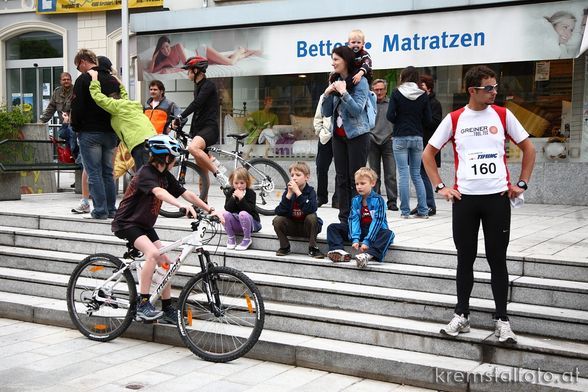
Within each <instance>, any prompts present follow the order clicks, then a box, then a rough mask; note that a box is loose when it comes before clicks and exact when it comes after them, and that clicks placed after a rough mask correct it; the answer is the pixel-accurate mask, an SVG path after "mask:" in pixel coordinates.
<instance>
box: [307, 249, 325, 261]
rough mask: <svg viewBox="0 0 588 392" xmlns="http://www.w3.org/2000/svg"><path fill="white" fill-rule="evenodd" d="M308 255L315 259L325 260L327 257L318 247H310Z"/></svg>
mask: <svg viewBox="0 0 588 392" xmlns="http://www.w3.org/2000/svg"><path fill="white" fill-rule="evenodd" d="M308 255H309V256H310V257H314V258H315V259H324V258H325V255H324V254H323V252H321V250H320V249H319V248H318V247H316V246H309V247H308Z"/></svg>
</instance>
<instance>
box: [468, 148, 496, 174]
mask: <svg viewBox="0 0 588 392" xmlns="http://www.w3.org/2000/svg"><path fill="white" fill-rule="evenodd" d="M466 156H467V159H466V178H467V179H468V180H482V179H486V178H498V177H500V175H499V174H498V169H499V167H500V158H499V156H498V152H496V151H476V152H468V153H467V155H466Z"/></svg>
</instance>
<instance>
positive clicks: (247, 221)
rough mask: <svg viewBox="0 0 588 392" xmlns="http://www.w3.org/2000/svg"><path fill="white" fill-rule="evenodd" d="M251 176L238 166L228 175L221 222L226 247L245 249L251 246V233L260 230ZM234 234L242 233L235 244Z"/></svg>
mask: <svg viewBox="0 0 588 392" xmlns="http://www.w3.org/2000/svg"><path fill="white" fill-rule="evenodd" d="M251 183H252V177H251V175H250V174H249V172H248V171H247V169H245V168H243V167H240V168H238V169H235V171H234V172H233V173H232V174H231V175H230V176H229V184H231V188H230V189H229V190H228V191H227V192H226V195H227V200H226V201H225V212H224V213H223V216H222V223H223V225H224V227H225V231H226V233H227V249H235V250H245V249H247V248H249V247H250V246H251V233H252V232H253V233H255V232H257V231H259V230H261V222H260V219H259V214H258V213H257V211H256V210H255V198H256V195H255V192H254V191H253V189H251ZM236 234H242V235H243V241H241V243H240V244H239V245H237V240H236V238H235V235H236Z"/></svg>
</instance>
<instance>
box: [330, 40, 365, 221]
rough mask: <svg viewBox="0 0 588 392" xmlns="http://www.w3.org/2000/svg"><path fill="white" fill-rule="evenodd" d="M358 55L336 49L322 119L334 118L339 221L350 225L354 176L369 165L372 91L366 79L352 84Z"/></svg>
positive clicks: (332, 132) (332, 130) (339, 48)
mask: <svg viewBox="0 0 588 392" xmlns="http://www.w3.org/2000/svg"><path fill="white" fill-rule="evenodd" d="M354 57H355V54H354V53H353V51H352V50H351V49H349V48H348V47H347V46H339V47H336V48H335V49H333V53H332V55H331V58H332V60H333V71H334V73H333V75H332V77H331V79H330V82H331V83H330V84H329V86H328V87H327V89H326V90H325V92H324V99H323V103H322V115H323V116H325V117H331V119H332V121H331V134H332V135H333V136H332V140H333V158H334V161H335V172H336V177H337V178H336V181H335V183H336V187H337V191H336V193H337V197H338V199H339V220H340V221H341V223H347V218H348V217H349V209H350V207H351V199H352V198H353V196H354V195H355V194H356V192H355V180H354V174H355V172H356V171H357V170H358V169H359V168H360V167H363V166H365V165H366V163H367V157H368V151H369V145H370V144H369V143H370V127H369V121H368V116H367V110H366V104H367V100H368V99H369V98H368V97H369V94H370V88H369V85H368V82H367V79H366V78H365V77H362V78H361V80H360V82H359V83H358V84H357V85H354V84H353V82H352V80H351V79H352V77H353V74H354V73H355V72H354V68H353V59H354Z"/></svg>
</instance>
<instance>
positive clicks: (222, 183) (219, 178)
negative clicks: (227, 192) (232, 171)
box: [214, 172, 229, 188]
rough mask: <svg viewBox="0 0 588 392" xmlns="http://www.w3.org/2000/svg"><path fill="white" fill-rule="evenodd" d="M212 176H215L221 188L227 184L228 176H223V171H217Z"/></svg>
mask: <svg viewBox="0 0 588 392" xmlns="http://www.w3.org/2000/svg"><path fill="white" fill-rule="evenodd" d="M214 176H215V177H216V180H217V181H218V182H219V184H220V186H221V188H224V187H226V186H228V185H229V178H228V177H227V176H225V175H224V174H223V173H221V172H217V173H216V174H215V175H214Z"/></svg>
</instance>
